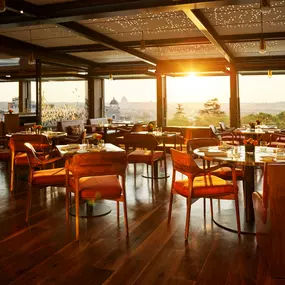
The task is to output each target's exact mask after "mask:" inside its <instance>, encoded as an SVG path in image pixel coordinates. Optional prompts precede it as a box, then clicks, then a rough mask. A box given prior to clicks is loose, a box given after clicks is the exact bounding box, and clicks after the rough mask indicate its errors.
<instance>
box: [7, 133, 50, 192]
mask: <svg viewBox="0 0 285 285" xmlns="http://www.w3.org/2000/svg"><path fill="white" fill-rule="evenodd" d="M26 142H29V143H31V144H32V145H33V147H34V148H35V150H36V151H37V152H39V153H40V154H41V155H43V156H45V155H50V154H51V153H52V145H51V144H50V142H49V140H48V138H47V137H46V136H44V135H34V134H19V135H12V137H11V138H10V140H9V148H10V151H11V163H10V169H11V171H10V175H11V177H10V191H13V190H14V182H15V167H17V166H22V167H23V166H25V167H27V166H28V165H29V162H28V157H27V154H26V152H27V147H26V146H25V143H26Z"/></svg>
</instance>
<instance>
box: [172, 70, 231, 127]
mask: <svg viewBox="0 0 285 285" xmlns="http://www.w3.org/2000/svg"><path fill="white" fill-rule="evenodd" d="M229 98H230V79H229V76H211V77H210V76H208V77H206V76H195V75H190V76H187V77H167V125H168V126H209V125H218V123H219V122H220V121H223V122H225V123H226V124H228V122H229Z"/></svg>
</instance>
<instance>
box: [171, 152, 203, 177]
mask: <svg viewBox="0 0 285 285" xmlns="http://www.w3.org/2000/svg"><path fill="white" fill-rule="evenodd" d="M170 153H171V159H172V165H173V170H175V171H179V172H181V173H183V174H185V175H191V174H192V175H196V174H198V173H201V172H202V170H201V168H200V167H199V166H198V165H197V163H196V162H195V160H194V159H193V157H192V156H191V155H190V154H188V153H185V152H182V151H179V150H176V149H173V148H171V149H170Z"/></svg>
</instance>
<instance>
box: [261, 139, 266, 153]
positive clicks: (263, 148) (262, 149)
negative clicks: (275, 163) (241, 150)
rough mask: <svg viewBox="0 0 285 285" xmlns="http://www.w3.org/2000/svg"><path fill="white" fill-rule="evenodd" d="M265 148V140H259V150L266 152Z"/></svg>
mask: <svg viewBox="0 0 285 285" xmlns="http://www.w3.org/2000/svg"><path fill="white" fill-rule="evenodd" d="M266 150H267V142H266V141H261V142H260V151H261V152H266Z"/></svg>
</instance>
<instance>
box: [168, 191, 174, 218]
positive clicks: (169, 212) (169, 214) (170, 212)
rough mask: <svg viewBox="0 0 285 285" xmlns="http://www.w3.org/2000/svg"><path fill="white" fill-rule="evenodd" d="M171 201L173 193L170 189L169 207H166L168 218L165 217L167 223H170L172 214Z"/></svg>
mask: <svg viewBox="0 0 285 285" xmlns="http://www.w3.org/2000/svg"><path fill="white" fill-rule="evenodd" d="M172 203H173V193H172V190H171V192H170V197H169V208H168V218H167V223H168V224H169V223H170V220H171V214H172Z"/></svg>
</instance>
